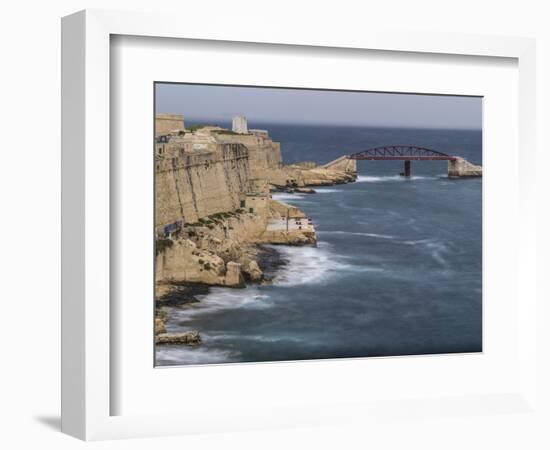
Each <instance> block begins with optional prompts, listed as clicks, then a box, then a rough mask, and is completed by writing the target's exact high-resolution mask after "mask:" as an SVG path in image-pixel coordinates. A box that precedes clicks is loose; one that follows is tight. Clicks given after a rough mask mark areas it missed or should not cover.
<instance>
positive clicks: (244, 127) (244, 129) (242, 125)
mask: <svg viewBox="0 0 550 450" xmlns="http://www.w3.org/2000/svg"><path fill="white" fill-rule="evenodd" d="M232 130H233V132H234V133H239V134H248V124H247V123H246V117H245V116H235V117H233V128H232Z"/></svg>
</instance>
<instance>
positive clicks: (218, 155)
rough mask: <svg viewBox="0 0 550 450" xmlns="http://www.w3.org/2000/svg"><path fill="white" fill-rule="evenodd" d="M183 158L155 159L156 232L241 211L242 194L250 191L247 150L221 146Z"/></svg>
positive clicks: (183, 153) (235, 146) (242, 147)
mask: <svg viewBox="0 0 550 450" xmlns="http://www.w3.org/2000/svg"><path fill="white" fill-rule="evenodd" d="M180 154H181V155H183V156H174V157H165V158H163V157H157V159H156V178H155V188H156V192H155V198H156V208H155V211H156V215H155V224H156V227H157V230H158V229H159V228H161V227H162V226H164V225H167V224H170V223H174V222H177V221H183V222H184V223H190V222H191V223H192V222H196V221H197V220H199V219H200V218H203V217H206V216H209V215H211V214H215V213H219V212H223V211H232V210H235V209H237V208H239V204H240V198H241V194H242V193H243V192H247V191H248V189H249V188H250V168H249V161H248V151H247V149H246V147H244V146H243V145H220V146H218V147H217V149H216V150H215V151H210V150H204V151H194V152H191V153H186V152H181V153H180Z"/></svg>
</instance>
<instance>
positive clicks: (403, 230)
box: [152, 82, 483, 366]
mask: <svg viewBox="0 0 550 450" xmlns="http://www.w3.org/2000/svg"><path fill="white" fill-rule="evenodd" d="M482 100H483V99H482V98H481V97H473V96H443V95H421V94H398V93H382V92H362V91H343V90H319V89H293V88H277V87H247V86H226V85H206V84H204V85H201V84H185V83H161V82H158V83H155V116H154V118H152V120H154V123H155V135H154V149H152V153H153V154H152V157H154V164H155V229H154V239H155V254H154V258H155V299H154V301H155V317H154V327H155V364H156V366H184V365H194V364H220V363H223V364H226V363H238V362H262V361H291V360H293V361H296V360H312V359H327V358H357V357H375V356H398V355H421V354H441V353H471V352H481V351H482Z"/></svg>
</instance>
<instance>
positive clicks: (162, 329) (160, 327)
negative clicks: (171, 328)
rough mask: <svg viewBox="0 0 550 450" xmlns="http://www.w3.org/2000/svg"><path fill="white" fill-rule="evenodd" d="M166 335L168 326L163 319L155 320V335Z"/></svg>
mask: <svg viewBox="0 0 550 450" xmlns="http://www.w3.org/2000/svg"><path fill="white" fill-rule="evenodd" d="M162 333H166V325H164V322H163V320H162V319H161V318H159V317H157V318H155V335H158V334H162Z"/></svg>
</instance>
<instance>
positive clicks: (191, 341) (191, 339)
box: [155, 331, 202, 345]
mask: <svg viewBox="0 0 550 450" xmlns="http://www.w3.org/2000/svg"><path fill="white" fill-rule="evenodd" d="M201 342H202V339H201V335H200V334H199V332H198V331H185V332H183V333H161V334H157V335H156V337H155V343H156V344H186V345H197V344H200V343H201Z"/></svg>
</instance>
